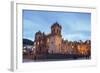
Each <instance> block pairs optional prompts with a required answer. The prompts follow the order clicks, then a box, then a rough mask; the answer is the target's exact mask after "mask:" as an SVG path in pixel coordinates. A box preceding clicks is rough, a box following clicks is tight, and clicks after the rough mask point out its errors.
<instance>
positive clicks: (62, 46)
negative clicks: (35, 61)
mask: <svg viewBox="0 0 100 73" xmlns="http://www.w3.org/2000/svg"><path fill="white" fill-rule="evenodd" d="M61 30H62V26H61V25H59V24H58V23H57V22H56V23H54V24H53V25H52V26H51V32H50V34H45V33H44V32H43V33H42V32H41V31H38V32H36V34H35V40H34V46H33V51H34V54H83V55H84V54H88V53H90V49H91V46H90V42H85V43H84V42H81V43H80V42H76V41H74V42H72V41H68V40H64V39H63V38H62V35H61Z"/></svg>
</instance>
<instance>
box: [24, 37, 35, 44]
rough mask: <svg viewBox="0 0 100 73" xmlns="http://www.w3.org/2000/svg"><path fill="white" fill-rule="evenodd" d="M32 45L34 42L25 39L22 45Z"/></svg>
mask: <svg viewBox="0 0 100 73" xmlns="http://www.w3.org/2000/svg"><path fill="white" fill-rule="evenodd" d="M33 44H34V42H33V41H32V40H29V39H26V38H24V39H23V45H33Z"/></svg>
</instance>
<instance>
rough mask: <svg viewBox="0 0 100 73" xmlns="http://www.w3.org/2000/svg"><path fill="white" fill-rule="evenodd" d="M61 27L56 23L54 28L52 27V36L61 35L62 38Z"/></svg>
mask: <svg viewBox="0 0 100 73" xmlns="http://www.w3.org/2000/svg"><path fill="white" fill-rule="evenodd" d="M61 29H62V27H61V25H59V24H58V23H57V22H56V23H54V24H53V25H52V26H51V34H52V35H59V36H61Z"/></svg>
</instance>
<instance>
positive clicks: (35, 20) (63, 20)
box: [23, 10, 91, 41]
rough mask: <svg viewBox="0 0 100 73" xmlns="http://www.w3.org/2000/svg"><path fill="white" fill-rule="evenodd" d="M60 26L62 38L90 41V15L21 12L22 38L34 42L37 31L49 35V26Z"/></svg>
mask: <svg viewBox="0 0 100 73" xmlns="http://www.w3.org/2000/svg"><path fill="white" fill-rule="evenodd" d="M55 22H58V23H59V24H60V25H61V26H62V31H61V34H62V38H64V39H65V40H71V41H75V40H76V41H78V40H83V41H84V40H90V39H91V13H79V12H51V11H35V10H23V38H27V39H30V40H34V38H35V33H36V32H37V31H39V30H40V31H41V32H44V33H45V34H49V33H50V32H51V25H52V24H53V23H55Z"/></svg>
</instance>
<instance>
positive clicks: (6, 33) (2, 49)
mask: <svg viewBox="0 0 100 73" xmlns="http://www.w3.org/2000/svg"><path fill="white" fill-rule="evenodd" d="M33 1H35V2H38V3H39V2H40V3H46V4H47V3H48V4H49V3H51V4H65V2H63V0H33ZM99 3H100V2H99V0H69V2H67V3H66V4H68V5H74V4H77V5H78V6H80V5H81V6H84V5H86V6H96V7H97V13H98V14H97V19H98V24H100V21H99V19H100V5H99ZM10 17H11V14H10V0H0V73H10V72H11V71H10V56H11V55H10V45H11V44H10V42H11V41H10V40H11V39H10V33H11V31H10V28H11V26H10ZM99 27H100V25H98V26H97V30H96V31H97V33H98V34H96V36H97V40H100V33H99V32H100V29H99ZM99 44H100V42H99V41H97V46H98V45H99ZM99 47H100V46H99ZM99 51H100V49H98V65H97V67H79V68H62V69H56V70H54V69H52V70H51V69H47V70H45V71H42V70H33V72H34V73H35V72H36V73H52V72H53V73H100V72H99V71H100V70H99V69H100V63H99V62H100V52H99ZM33 72H32V73H33ZM21 73H22V72H21ZM26 73H27V72H26ZM30 73H31V72H30Z"/></svg>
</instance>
